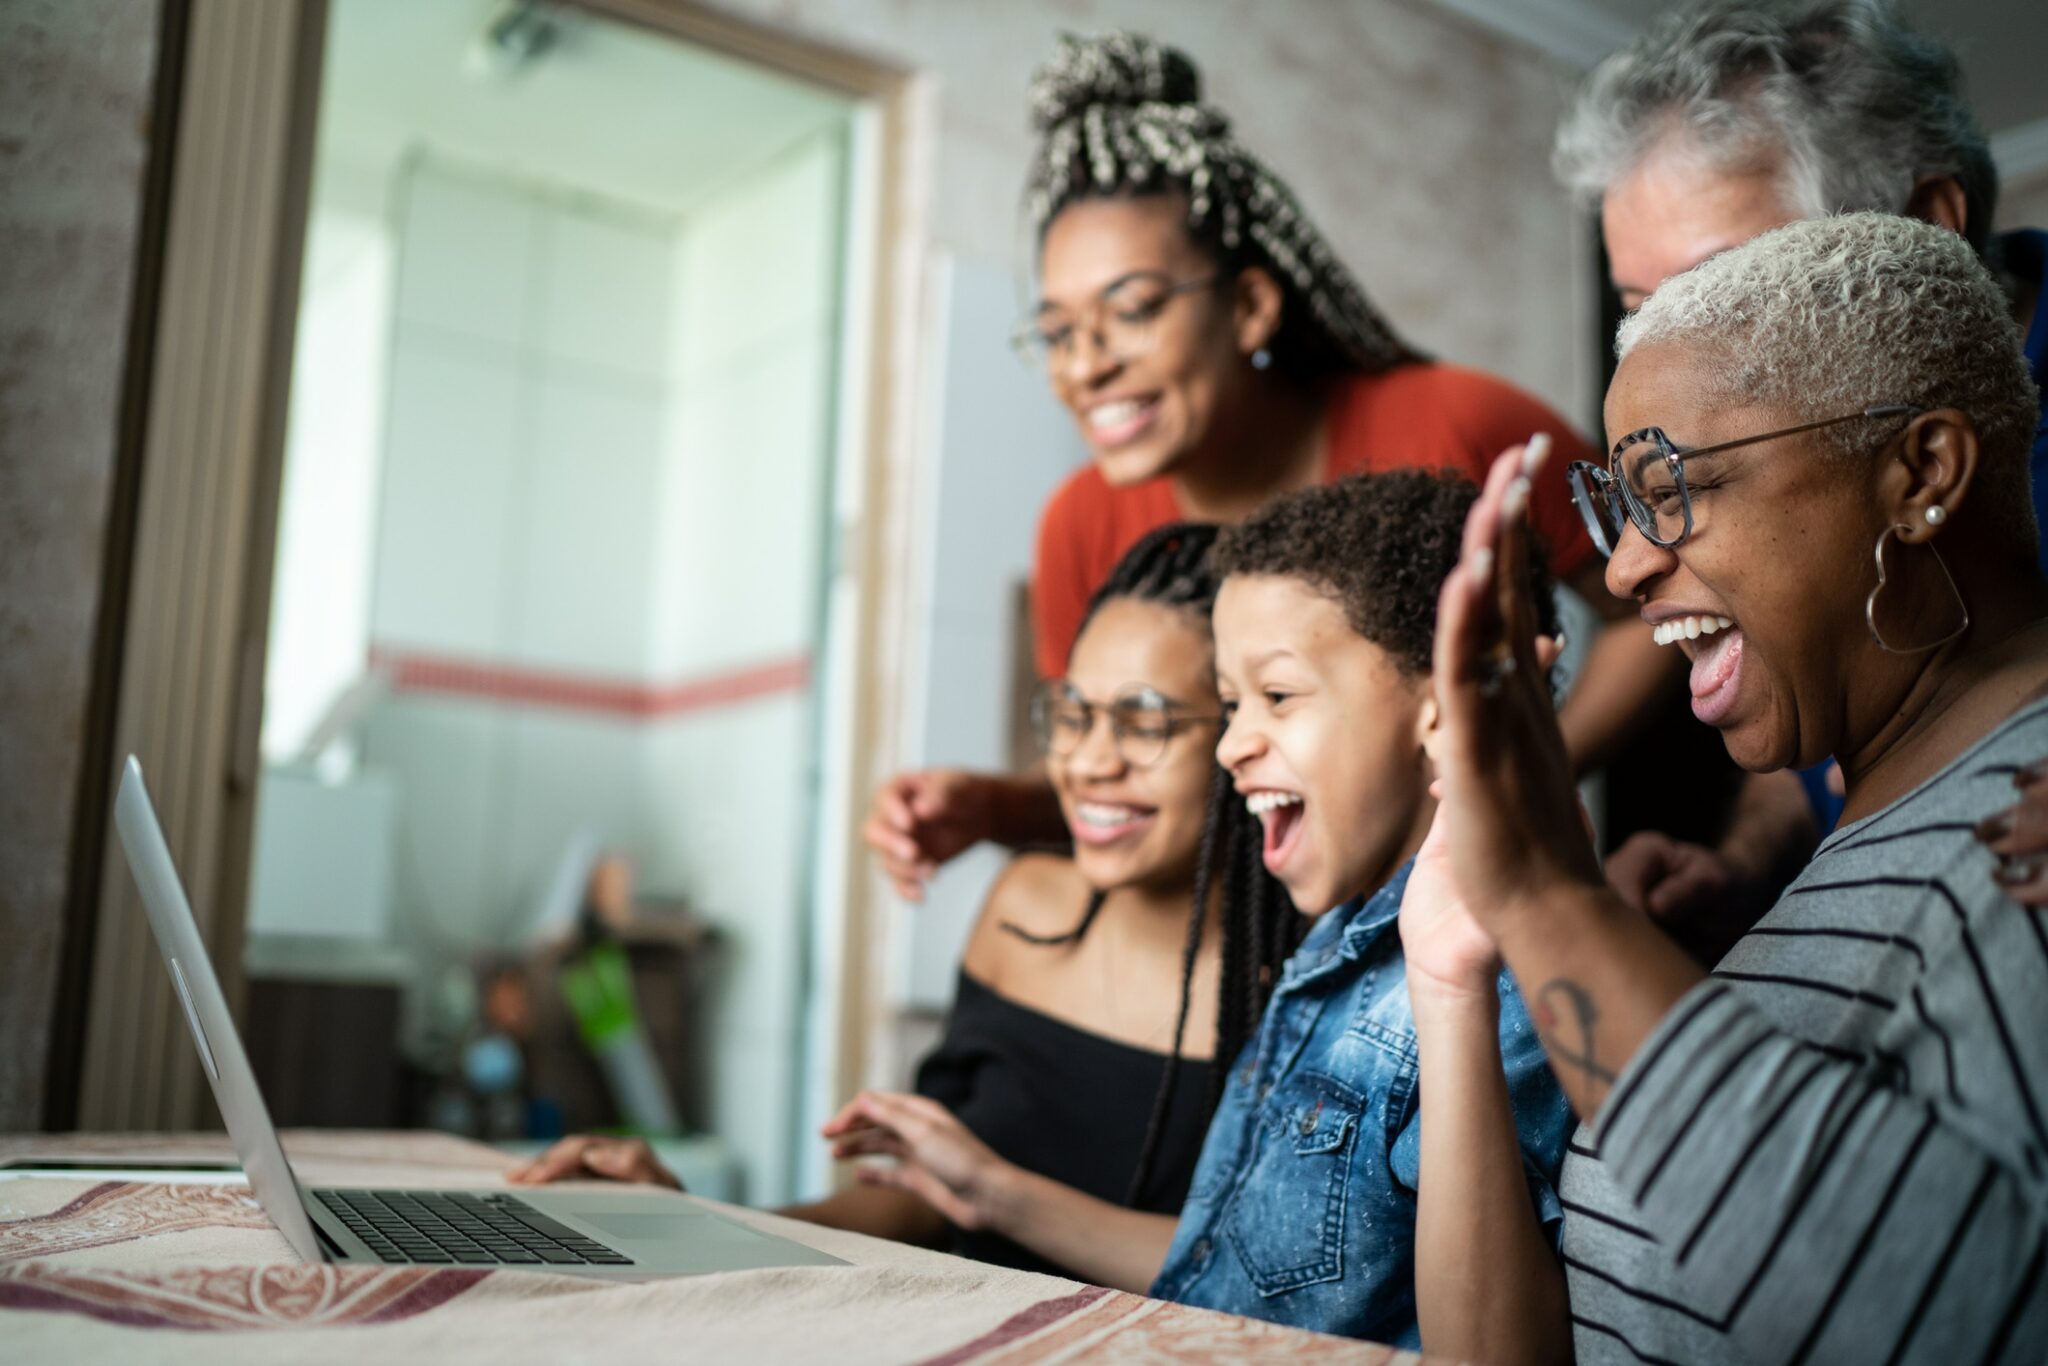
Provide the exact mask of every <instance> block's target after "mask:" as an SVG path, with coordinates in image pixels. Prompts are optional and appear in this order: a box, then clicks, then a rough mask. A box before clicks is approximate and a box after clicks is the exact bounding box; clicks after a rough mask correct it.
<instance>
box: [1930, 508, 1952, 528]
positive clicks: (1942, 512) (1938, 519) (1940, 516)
mask: <svg viewBox="0 0 2048 1366" xmlns="http://www.w3.org/2000/svg"><path fill="white" fill-rule="evenodd" d="M1946 520H1948V509H1947V508H1945V507H1943V506H1942V505H1941V504H1939V503H1935V504H1933V505H1932V506H1931V507H1929V508H1928V509H1927V525H1929V526H1940V525H1941V524H1942V523H1943V522H1944V521H1946Z"/></svg>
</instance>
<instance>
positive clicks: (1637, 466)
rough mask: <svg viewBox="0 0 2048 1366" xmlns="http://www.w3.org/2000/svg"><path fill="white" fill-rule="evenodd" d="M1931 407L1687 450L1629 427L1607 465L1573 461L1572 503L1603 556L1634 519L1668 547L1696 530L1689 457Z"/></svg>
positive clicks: (1655, 432) (1880, 411) (1874, 412)
mask: <svg viewBox="0 0 2048 1366" xmlns="http://www.w3.org/2000/svg"><path fill="white" fill-rule="evenodd" d="M1925 411H1927V410H1926V409H1924V408H1918V407H1915V406H1913V405H1912V404H1907V403H1890V404H1881V405H1879V406H1877V407H1873V408H1865V409H1863V410H1862V411H1861V412H1855V413H1845V414H1843V415H1842V416H1841V417H1824V418H1822V419H1821V420H1820V421H1818V422H1803V423H1801V424H1800V425H1799V426H1797V427H1781V428H1779V429H1778V430H1777V431H1774V432H1764V433H1763V434H1762V435H1760V436H1745V437H1740V438H1738V439H1737V440H1734V441H1722V442H1717V443H1716V444H1714V445H1712V446H1696V447H1693V448H1692V449H1689V450H1688V449H1684V448H1682V447H1679V446H1677V445H1674V444H1673V443H1672V441H1671V438H1670V437H1668V436H1666V435H1665V434H1664V429H1663V428H1662V427H1645V428H1643V429H1642V430H1641V431H1637V432H1630V433H1629V434H1628V435H1627V436H1624V437H1623V438H1622V439H1621V440H1619V441H1617V442H1615V443H1614V449H1613V451H1611V452H1610V453H1609V454H1608V457H1607V468H1606V469H1604V470H1603V469H1601V468H1600V467H1599V466H1598V465H1595V464H1592V463H1590V462H1589V461H1585V460H1578V461H1574V462H1573V463H1572V465H1571V467H1570V468H1569V469H1568V470H1567V471H1566V472H1565V473H1566V477H1567V478H1568V479H1570V481H1571V488H1572V502H1573V503H1574V504H1576V505H1577V507H1578V509H1579V517H1580V519H1581V520H1583V521H1584V522H1585V524H1586V530H1587V531H1588V532H1589V533H1591V535H1592V537H1593V544H1594V545H1595V546H1596V547H1598V548H1599V551H1600V553H1601V554H1602V555H1612V554H1613V553H1614V551H1615V547H1617V546H1619V545H1620V544H1621V536H1622V532H1623V531H1624V530H1626V529H1627V527H1628V525H1629V524H1630V523H1634V525H1635V528H1636V530H1637V531H1640V532H1642V533H1643V537H1644V539H1645V540H1647V541H1649V542H1650V544H1652V545H1655V546H1661V547H1663V548H1665V549H1667V550H1668V549H1670V548H1671V547H1673V546H1676V545H1682V544H1683V543H1684V542H1685V539H1686V537H1688V536H1690V535H1692V493H1691V491H1690V490H1689V489H1688V488H1687V487H1686V483H1685V462H1686V461H1688V460H1696V459H1698V458H1699V457H1700V456H1703V455H1714V454H1717V453H1718V452H1721V451H1728V450H1734V449H1735V448H1736V447H1738V446H1755V445H1758V444H1760V443H1762V442H1765V441H1775V440H1777V439H1778V438H1779V437H1781V436H1794V435H1797V434H1798V433H1800V432H1811V431H1818V430H1819V429H1820V428H1822V427H1834V426H1838V425H1840V424H1841V423H1844V422H1858V421H1862V420H1864V419H1866V418H1889V417H1918V416H1919V415H1920V414H1921V413H1923V412H1925Z"/></svg>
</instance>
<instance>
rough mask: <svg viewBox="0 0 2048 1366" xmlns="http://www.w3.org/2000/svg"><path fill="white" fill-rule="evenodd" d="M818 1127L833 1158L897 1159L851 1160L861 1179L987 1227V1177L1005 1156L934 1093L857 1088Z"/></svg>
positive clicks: (957, 1221)
mask: <svg viewBox="0 0 2048 1366" xmlns="http://www.w3.org/2000/svg"><path fill="white" fill-rule="evenodd" d="M821 1132H822V1133H823V1134H824V1135H825V1137H827V1138H829V1139H831V1140H833V1142H832V1156H833V1157H835V1158H849V1157H870V1156H886V1157H893V1158H895V1159H896V1165H895V1166H893V1167H890V1166H882V1165H877V1164H863V1165H861V1166H859V1167H856V1168H855V1169H854V1175H855V1176H856V1177H857V1178H858V1179H860V1180H861V1181H864V1182H866V1183H868V1184H869V1185H876V1186H895V1187H898V1188H899V1189H902V1190H907V1191H910V1192H911V1193H912V1194H914V1195H918V1196H921V1197H923V1199H924V1200H925V1202H926V1203H927V1204H929V1205H930V1206H931V1207H932V1208H933V1209H935V1210H937V1211H938V1212H939V1213H940V1214H942V1215H944V1216H945V1217H946V1219H947V1220H949V1221H950V1222H952V1223H953V1224H954V1225H956V1226H958V1227H960V1228H964V1229H981V1228H987V1227H989V1225H990V1223H991V1213H992V1211H991V1208H990V1206H991V1197H992V1195H993V1185H994V1181H995V1179H996V1178H997V1177H998V1176H1000V1175H1001V1173H1002V1172H1003V1171H1005V1170H1006V1169H1007V1168H1008V1165H1009V1164H1008V1163H1006V1162H1004V1161H1003V1159H1002V1158H1000V1157H998V1156H996V1154H995V1152H994V1151H993V1150H992V1149H990V1148H989V1146H988V1145H987V1144H986V1143H983V1142H982V1141H981V1140H980V1139H978V1138H976V1137H975V1136H974V1134H973V1133H972V1132H971V1131H969V1129H968V1128H967V1126H966V1125H964V1124H962V1123H961V1122H960V1121H959V1120H958V1119H957V1118H955V1117H954V1115H953V1112H952V1111H950V1110H948V1109H947V1108H946V1107H945V1106H943V1105H941V1104H939V1103H938V1102H937V1101H935V1100H932V1099H930V1098H928V1097H925V1096H916V1095H906V1094H904V1093H902V1092H898V1091H863V1092H861V1093H860V1094H859V1095H857V1096H855V1097H854V1098H853V1099H852V1100H851V1101H849V1102H847V1104H846V1107H845V1108H844V1109H842V1110H841V1111H840V1112H839V1113H838V1114H836V1115H834V1116H833V1117H832V1118H831V1119H830V1120H827V1121H826V1123H825V1126H824V1128H823V1129H822V1130H821Z"/></svg>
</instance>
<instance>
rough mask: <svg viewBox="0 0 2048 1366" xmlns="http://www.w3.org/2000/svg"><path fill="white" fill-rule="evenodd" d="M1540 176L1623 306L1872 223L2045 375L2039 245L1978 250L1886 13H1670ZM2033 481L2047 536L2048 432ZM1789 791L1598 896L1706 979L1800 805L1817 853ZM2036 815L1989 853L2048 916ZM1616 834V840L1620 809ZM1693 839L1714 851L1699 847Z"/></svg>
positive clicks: (1923, 96)
mask: <svg viewBox="0 0 2048 1366" xmlns="http://www.w3.org/2000/svg"><path fill="white" fill-rule="evenodd" d="M1554 160H1555V166H1556V170H1557V173H1558V176H1559V178H1560V179H1561V180H1562V181H1563V182H1564V183H1565V184H1566V185H1567V186H1569V187H1570V188H1571V189H1572V190H1573V191H1575V192H1576V193H1577V195H1578V197H1579V198H1580V199H1581V200H1582V201H1583V202H1585V203H1586V204H1587V205H1588V206H1589V207H1592V208H1594V209H1596V210H1597V211H1598V213H1599V215H1600V225H1601V232H1602V236H1603V238H1604V240H1605V243H1606V247H1607V256H1608V260H1609V262H1610V264H1611V266H1612V271H1613V281H1614V286H1615V289H1616V290H1617V291H1618V292H1619V294H1620V296H1621V301H1622V303H1623V305H1624V306H1625V307H1627V308H1631V309H1633V308H1635V307H1637V306H1638V305H1640V304H1641V302H1642V301H1643V300H1644V299H1645V298H1648V297H1649V295H1650V294H1651V292H1652V291H1654V290H1655V289H1656V288H1657V287H1658V286H1659V285H1660V284H1661V283H1662V282H1663V281H1664V280H1665V279H1666V278H1668V277H1670V276H1672V275H1676V274H1678V273H1679V272H1681V271H1684V270H1688V269H1690V268H1691V267H1692V266H1694V265H1696V264H1698V263H1699V262H1700V261H1702V260H1704V259H1705V258H1706V257H1708V256H1710V255H1713V254H1714V253H1715V252H1719V251H1724V250H1726V249H1727V248H1729V247H1731V246H1734V245H1736V244H1738V243H1741V242H1745V241H1747V240H1749V239H1750V238H1751V237H1754V236H1755V235H1757V234H1758V233H1761V232H1766V231H1768V230H1770V229H1771V228H1775V227H1779V226H1781V225H1783V224H1785V223H1789V222H1793V221H1794V220H1796V219H1801V218H1813V217H1818V216H1821V215H1824V214H1829V213H1836V212H1841V211H1843V210H1854V209H1875V210H1882V211H1885V212H1889V213H1898V214H1905V215H1907V216H1910V217H1916V218H1924V219H1926V220H1927V221H1928V222H1931V223H1937V224H1939V225H1941V226H1943V227H1947V228H1952V229H1954V230H1955V231H1957V232H1960V233H1962V234H1963V236H1964V237H1965V238H1966V239H1968V240H1969V242H1970V243H1971V245H1972V246H1973V247H1975V248H1976V250H1977V252H1978V254H1979V255H1980V256H1981V257H1983V258H1984V260H1985V262H1986V263H1987V265H1988V266H1990V268H1991V270H1992V273H1993V275H1994V276H1996V277H1998V279H1999V281H2000V283H2001V285H2002V286H2004V288H2005V290H2006V293H2007V298H2008V303H2009V305H2010V307H2011V309H2012V311H2013V313H2014V316H2015V317H2017V318H2018V319H2019V320H2020V323H2021V325H2022V327H2024V328H2025V329H2026V332H2027V336H2026V353H2027V359H2028V364H2029V366H2030V367H2031V368H2032V370H2033V373H2034V377H2035V380H2036V382H2037V383H2039V382H2040V381H2041V379H2042V376H2043V371H2044V367H2048V309H2043V308H2041V307H2040V305H2039V299H2040V296H2041V286H2042V277H2043V267H2044V264H2048V233H2043V232H2041V231H2039V230H2037V229H2030V228H2010V229H2009V230H2007V231H2005V232H2003V233H1995V232H1993V231H1992V226H1993V218H1994V216H1995V213H1996V210H1997V206H1998V189H1999V185H1998V174H1997V171H1996V169H1995V167H1994V166H1993V164H1992V159H1991V149H1990V144H1989V142H1988V141H1987V140H1986V138H1985V136H1984V132H1983V129H1982V128H1981V127H1980V126H1979V124H1978V121H1977V119H1976V117H1975V116H1974V114H1973V113H1972V111H1971V108H1970V105H1969V102H1968V100H1967V99H1966V98H1965V93H1964V86H1963V73H1962V71H1961V68H1960V67H1959V65H1958V62H1957V59H1956V54H1955V53H1954V52H1952V51H1951V50H1950V49H1949V48H1948V47H1947V46H1945V45H1944V44H1943V43H1942V42H1941V41H1940V40H1938V39H1937V38H1935V37H1933V36H1932V35H1930V34H1928V33H1924V32H1920V31H1917V30H1916V29H1915V28H1914V27H1913V25H1912V24H1910V23H1909V22H1908V21H1907V20H1906V19H1905V18H1904V17H1903V16H1902V15H1901V14H1900V13H1899V9H1898V6H1897V5H1896V4H1893V3H1890V2H1889V0H1693V3H1687V4H1683V5H1672V6H1667V7H1665V10H1664V13H1663V14H1662V15H1661V16H1660V17H1659V19H1658V21H1657V22H1656V23H1655V24H1653V25H1651V26H1650V27H1649V28H1648V29H1647V30H1646V31H1645V32H1644V33H1643V34H1642V35H1641V36H1640V37H1639V38H1637V39H1636V40H1635V41H1634V42H1632V43H1630V44H1629V45H1628V46H1627V47H1625V48H1623V49H1622V50H1620V51H1618V52H1616V53H1613V54H1612V55H1610V56H1609V57H1607V58H1606V59H1605V60H1603V61H1602V62H1601V63H1600V64H1599V66H1598V67H1596V68H1595V69H1594V70H1593V72H1592V73H1591V74H1590V75H1589V76H1588V77H1587V78H1586V80H1585V82H1584V84H1583V85H1582V86H1581V87H1580V89H1579V91H1578V93H1577V95H1576V97H1575V98H1574V100H1573V102H1572V107H1571V109H1570V111H1569V112H1568V113H1567V115H1566V117H1565V118H1564V120H1563V122H1562V123H1561V124H1560V126H1559V128H1558V132H1557V144H1556V151H1555V158H1554ZM2033 469H2034V478H2033V506H2034V511H2035V516H2036V518H2037V519H2038V520H2042V521H2044V522H2048V413H2044V414H2043V421H2042V423H2041V426H2040V428H2039V430H2038V434H2037V436H2036V438H2035V441H2034V449H2033ZM2044 567H2048V566H2044ZM1683 738H1684V737H1683V735H1682V734H1681V735H1680V736H1679V737H1678V739H1680V740H1682V739H1683ZM1655 739H1656V740H1657V741H1658V742H1661V743H1665V744H1669V743H1671V742H1672V737H1671V736H1670V735H1668V734H1659V735H1658V736H1656V737H1655ZM2037 757H2039V756H2037ZM1805 776H1806V779H1807V792H1806V794H1805V795H1804V796H1803V795H1802V793H1801V791H1800V787H1799V784H1798V781H1797V780H1796V778H1795V777H1794V775H1793V774H1791V773H1783V774H1774V775H1770V776H1769V777H1754V778H1751V779H1750V780H1749V781H1748V782H1747V783H1746V784H1745V785H1744V787H1743V789H1742V794H1741V796H1740V798H1739V800H1738V801H1737V803H1736V805H1735V808H1734V810H1733V812H1732V813H1730V814H1728V815H1726V817H1725V820H1723V821H1722V822H1721V823H1718V824H1717V823H1716V822H1714V821H1713V820H1705V821H1700V820H1695V821H1694V822H1691V823H1690V826H1689V828H1688V826H1687V825H1686V824H1685V823H1679V824H1672V823H1666V824H1656V825H1649V824H1646V828H1644V829H1643V830H1641V831H1640V832H1639V833H1636V834H1634V835H1632V836H1631V838H1630V840H1629V842H1628V843H1626V844H1624V845H1623V846H1622V848H1621V849H1620V850H1618V851H1617V852H1616V854H1615V856H1614V858H1613V859H1611V860H1610V862H1609V868H1608V871H1609V876H1610V877H1611V878H1612V879H1613V880H1614V881H1615V883H1616V885H1617V886H1618V887H1619V888H1620V889H1621V890H1622V891H1623V892H1624V894H1625V895H1627V896H1629V897H1630V899H1631V900H1632V901H1633V902H1634V903H1635V904H1637V905H1640V906H1643V907H1644V908H1645V909H1648V910H1650V911H1652V912H1653V913H1655V914H1659V915H1661V916H1663V917H1665V918H1666V924H1667V926H1668V927H1670V928H1673V929H1674V930H1675V931H1676V932H1679V933H1682V934H1685V935H1687V936H1688V937H1689V938H1690V940H1691V941H1692V942H1693V943H1694V944H1695V945H1697V946H1698V947H1699V948H1700V950H1701V951H1702V952H1703V954H1704V955H1705V957H1706V960H1707V961H1712V959H1713V958H1715V957H1717V956H1718V952H1719V950H1720V949H1722V948H1725V946H1726V944H1727V943H1728V942H1731V941H1732V937H1733V936H1734V935H1739V934H1740V932H1741V931H1742V929H1743V928H1745V926H1746V923H1747V920H1748V919H1753V918H1754V916H1755V915H1757V914H1759V913H1761V911H1762V910H1763V909H1764V907H1765V906H1766V905H1768V904H1769V900H1770V898H1771V897H1772V896H1774V895H1775V893H1776V890H1777V889H1778V888H1780V887H1782V886H1783V884H1784V883H1785V882H1786V881H1787V880H1788V879H1789V878H1790V877H1791V876H1793V874H1794V873H1796V872H1797V870H1798V868H1799V866H1800V864H1801V863H1802V862H1803V861H1804V859H1805V858H1806V856H1807V855H1808V854H1809V853H1811V851H1812V848H1813V843H1814V838H1815V832H1814V830H1813V828H1812V818H1811V817H1810V816H1809V815H1808V799H1809V798H1810V800H1811V805H1812V813H1813V815H1814V816H1818V817H1819V819H1820V822H1821V833H1825V831H1826V829H1827V828H1828V827H1829V826H1831V825H1832V824H1833V822H1834V820H1835V818H1836V816H1837V814H1838V812H1839V809H1840V807H1839V799H1838V798H1836V797H1835V796H1833V795H1831V794H1830V792H1829V789H1828V786H1827V784H1826V781H1825V777H1826V774H1825V767H1824V768H1823V769H1821V770H1815V771H1812V772H1810V773H1808V774H1807V775H1805ZM1654 781H1655V774H1654V771H1652V772H1650V773H1649V774H1645V772H1644V765H1643V764H1642V763H1640V762H1639V761H1638V762H1629V763H1626V764H1624V766H1623V768H1622V770H1621V771H1620V772H1619V773H1617V774H1615V775H1613V776H1612V777H1611V778H1610V783H1611V785H1612V786H1611V789H1610V790H1611V791H1613V792H1615V793H1616V795H1617V797H1618V799H1619V800H1620V802H1621V803H1622V804H1623V805H1624V807H1625V808H1626V806H1627V805H1628V803H1629V799H1630V797H1631V796H1633V795H1634V794H1635V793H1636V792H1637V790H1638V789H1639V788H1640V787H1641V785H1642V784H1643V783H1645V782H1654ZM2036 798H2037V804H2038V806H2039V808H2040V809H2038V810H2036V811H2033V812H2031V813H2028V812H2020V813H2015V814H2016V817H2017V819H2016V820H2014V821H2009V822H2008V823H2007V824H2008V829H2007V830H2006V832H2005V837H2004V839H2003V842H2002V843H2001V845H2000V846H1999V847H2000V851H2001V852H2003V853H2007V854H2011V855H2014V858H2013V867H2014V869H2015V870H2016V871H2021V872H2026V873H2030V874H2032V875H2033V876H2032V877H2031V878H2029V879H2028V881H2029V882H2030V883H2031V887H2030V888H2029V889H2028V891H2027V893H2026V894H2027V895H2029V896H2031V897H2032V899H2034V901H2035V903H2036V904H2042V905H2048V858H2042V857H2040V856H2041V855H2043V854H2048V787H2042V788H2041V791H2040V792H2039V793H2037V794H2036ZM1635 805H1636V806H1637V807H1641V806H1642V805H1643V804H1642V803H1640V802H1637V803H1635ZM1714 814H1719V812H1718V809H1716V810H1715V813H1714ZM1620 819H1621V820H1622V822H1623V823H1624V832H1626V828H1627V826H1629V825H1632V824H1633V822H1631V821H1630V820H1629V817H1628V814H1627V811H1626V810H1624V812H1623V813H1622V816H1621V818H1620ZM1665 819H1666V821H1667V822H1669V820H1670V817H1669V815H1668V814H1667V815H1666V817H1665ZM1704 831H1711V832H1712V833H1711V834H1710V835H1706V834H1704ZM1703 837H1704V838H1706V839H1709V840H1710V841H1711V847H1709V846H1708V845H1707V844H1702V843H1697V842H1695V841H1698V840H1701V839H1702V838H1703Z"/></svg>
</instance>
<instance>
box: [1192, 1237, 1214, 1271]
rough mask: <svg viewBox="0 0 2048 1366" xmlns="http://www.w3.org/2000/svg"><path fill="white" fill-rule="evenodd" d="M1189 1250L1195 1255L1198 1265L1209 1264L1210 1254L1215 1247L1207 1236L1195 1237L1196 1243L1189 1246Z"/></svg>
mask: <svg viewBox="0 0 2048 1366" xmlns="http://www.w3.org/2000/svg"><path fill="white" fill-rule="evenodd" d="M1188 1251H1189V1252H1190V1253H1191V1254H1192V1255H1193V1256H1194V1259H1195V1265H1196V1266H1207V1265H1208V1264H1209V1254H1210V1252H1212V1251H1214V1249H1213V1248H1211V1247H1210V1245H1209V1240H1208V1239H1207V1238H1197V1239H1195V1245H1194V1246H1193V1247H1191V1248H1189V1249H1188Z"/></svg>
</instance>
